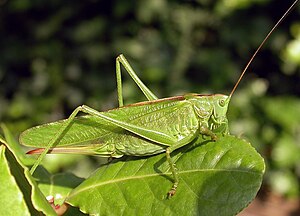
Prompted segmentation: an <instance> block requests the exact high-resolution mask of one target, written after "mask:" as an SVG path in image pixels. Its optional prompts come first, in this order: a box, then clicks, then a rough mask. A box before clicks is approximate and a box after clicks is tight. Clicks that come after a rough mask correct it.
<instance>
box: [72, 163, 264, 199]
mask: <svg viewBox="0 0 300 216" xmlns="http://www.w3.org/2000/svg"><path fill="white" fill-rule="evenodd" d="M197 172H240V173H249V174H260V172H259V171H257V172H255V171H250V170H244V169H241V170H238V169H192V170H185V171H179V172H178V174H179V177H180V174H189V173H197ZM171 174H172V173H171V172H166V173H154V174H147V175H138V176H129V177H126V178H118V179H112V180H109V181H104V182H100V183H97V184H92V185H90V186H88V187H84V188H82V189H80V190H77V191H76V193H72V194H71V196H69V197H68V198H71V197H72V196H75V195H77V194H79V193H81V192H84V191H88V190H90V189H95V187H99V186H103V185H107V184H113V183H118V182H122V181H129V180H135V179H145V178H151V177H156V176H166V175H171Z"/></svg>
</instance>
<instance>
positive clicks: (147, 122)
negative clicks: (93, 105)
mask: <svg viewBox="0 0 300 216" xmlns="http://www.w3.org/2000/svg"><path fill="white" fill-rule="evenodd" d="M102 114H105V115H107V116H109V117H111V118H114V119H117V120H119V121H124V122H128V123H131V124H134V125H136V126H140V127H143V128H148V129H151V130H157V131H159V132H162V133H165V134H167V135H170V136H172V137H175V138H177V139H178V140H182V139H186V143H188V142H190V141H191V140H192V139H193V138H194V137H195V136H196V131H197V130H198V125H199V124H198V120H197V118H196V115H195V113H194V110H193V107H192V106H191V105H190V104H189V103H188V102H187V101H185V100H181V99H179V98H171V99H162V100H157V101H154V102H152V101H151V102H145V103H137V104H134V105H130V106H125V107H121V108H117V109H113V110H109V111H107V112H102ZM64 121H65V120H62V121H57V122H53V123H49V124H44V125H41V126H37V127H33V128H31V129H28V130H26V131H25V132H23V133H22V134H21V136H20V143H21V144H23V145H26V146H31V147H39V148H43V147H46V146H47V144H48V143H49V142H50V141H51V139H52V138H53V137H54V135H55V134H56V133H57V132H58V131H59V129H60V128H61V126H62V124H63V123H64ZM56 147H65V148H69V149H71V148H84V149H85V150H89V151H90V152H91V154H97V153H100V154H103V152H117V153H118V154H119V155H121V154H126V155H152V154H155V153H159V152H162V151H164V150H165V148H166V146H162V145H159V144H156V143H154V142H151V141H149V140H147V139H146V138H142V137H139V136H138V135H135V134H133V133H131V132H128V131H125V130H124V129H122V128H120V127H117V126H115V125H113V124H112V123H109V122H107V121H103V120H101V119H100V118H98V117H95V116H90V115H86V116H82V117H76V118H75V119H74V121H73V123H72V124H71V125H70V127H69V128H68V129H67V130H66V131H65V133H64V135H63V136H62V137H61V139H60V140H59V143H58V144H57V145H56V146H55V148H56ZM103 148H105V149H103ZM101 149H102V150H101Z"/></svg>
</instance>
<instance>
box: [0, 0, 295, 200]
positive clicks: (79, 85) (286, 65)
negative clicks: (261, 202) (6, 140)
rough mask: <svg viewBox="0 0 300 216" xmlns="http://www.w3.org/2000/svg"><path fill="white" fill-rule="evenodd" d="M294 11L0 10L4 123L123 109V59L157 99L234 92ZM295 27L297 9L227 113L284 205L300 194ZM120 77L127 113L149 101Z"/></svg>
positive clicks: (195, 4)
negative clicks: (119, 64)
mask: <svg viewBox="0 0 300 216" xmlns="http://www.w3.org/2000/svg"><path fill="white" fill-rule="evenodd" d="M291 4H292V1H275V0H273V1H271V0H257V1H253V0H252V1H250V0H248V1H247V0H244V1H239V0H237V1H234V0H230V1H229V0H223V1H208V0H198V1H188V0H186V1H178V0H177V1H175V0H174V1H163V0H143V1H125V0H113V1H104V0H102V1H101V0H99V1H97V0H89V1H88V0H87V1H79V0H72V1H58V0H52V1H29V0H15V1H5V0H3V1H0V122H2V123H5V124H6V125H7V126H8V127H9V128H10V130H12V132H13V133H14V134H15V135H16V136H18V135H19V133H20V132H21V131H23V130H25V129H27V128H29V127H32V126H34V125H39V124H42V123H46V122H50V121H55V120H58V119H61V118H65V117H67V116H68V115H69V114H70V113H71V112H72V110H73V109H75V108H76V107H77V106H79V105H81V104H87V105H89V106H91V107H93V108H95V109H98V110H106V109H109V108H113V107H116V106H117V105H118V104H117V92H116V78H115V58H116V57H117V55H118V54H120V53H123V54H124V55H125V56H126V57H127V59H128V60H129V62H130V63H131V65H132V66H133V68H134V69H135V71H136V72H137V74H138V76H139V77H140V78H141V79H142V80H143V81H144V82H145V83H146V84H147V86H148V87H149V88H150V89H151V90H152V91H153V92H154V93H155V94H156V95H158V96H159V97H168V96H174V95H180V94H184V93H188V92H196V93H224V94H229V93H230V91H231V90H232V88H233V86H234V84H235V82H236V81H237V79H238V76H239V75H240V73H241V71H242V70H243V68H244V66H245V65H246V63H247V62H248V61H249V59H250V57H251V55H252V54H253V53H254V51H255V49H256V48H257V47H258V46H259V44H260V42H261V41H262V40H263V39H264V37H265V36H266V34H267V33H268V31H269V30H270V29H271V28H272V26H273V25H274V24H275V23H276V21H277V20H278V19H279V18H280V17H281V15H282V14H283V13H284V12H285V10H286V9H287V8H288V7H289V6H290V5H291ZM299 20H300V6H299V5H298V6H297V7H296V8H295V9H294V10H293V11H292V12H291V13H290V14H289V16H288V17H287V18H286V19H285V21H284V22H283V23H282V24H281V25H280V26H279V28H277V29H276V31H275V32H274V33H273V34H272V36H271V38H270V40H269V41H268V42H267V44H265V45H264V47H263V49H262V50H261V51H260V52H259V54H258V56H257V57H256V58H255V60H254V62H253V63H252V64H251V66H250V68H249V70H248V72H247V74H246V76H245V77H244V79H243V80H242V82H241V84H240V86H239V87H238V89H237V91H236V93H235V94H234V96H233V99H232V103H231V104H230V108H229V113H228V118H229V123H230V128H231V132H232V133H233V134H235V135H237V136H242V137H244V138H246V139H247V140H249V141H250V142H251V143H252V145H253V146H255V148H256V149H257V150H258V151H259V152H260V153H261V154H263V156H264V157H265V159H266V163H267V173H266V180H265V187H267V188H270V189H271V190H272V191H273V192H274V193H276V194H281V195H284V196H286V197H298V196H299V192H300V190H299V176H300V166H299V164H300V144H299V143H300V136H299V134H300V115H299V111H300V99H299V95H300V71H299V65H300V48H299V47H300V22H299ZM123 75H124V77H125V78H124V79H125V80H124V88H123V94H124V97H125V104H129V103H134V102H138V101H143V100H146V99H145V97H144V96H143V95H142V93H141V92H140V91H139V90H138V88H137V87H136V86H135V85H134V83H133V82H132V80H131V79H129V78H128V76H127V74H125V73H124V74H123ZM92 160H94V159H92ZM89 166H90V165H89ZM77 167H78V166H77ZM59 169H60V168H59Z"/></svg>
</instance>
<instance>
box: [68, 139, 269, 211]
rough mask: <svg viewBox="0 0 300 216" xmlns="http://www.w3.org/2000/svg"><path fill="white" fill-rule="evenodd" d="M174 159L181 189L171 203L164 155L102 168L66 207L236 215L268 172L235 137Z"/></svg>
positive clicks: (202, 145)
mask: <svg viewBox="0 0 300 216" xmlns="http://www.w3.org/2000/svg"><path fill="white" fill-rule="evenodd" d="M172 158H173V160H174V161H176V166H177V168H178V173H179V177H180V183H179V186H178V189H177V192H176V194H175V196H174V197H172V198H171V199H167V198H166V195H167V192H168V191H169V190H170V188H171V186H172V176H171V173H170V170H169V166H168V164H167V163H166V160H165V155H164V154H160V155H156V156H152V157H144V158H132V157H129V158H127V159H125V160H118V161H115V162H113V163H110V164H108V165H106V166H103V167H101V168H99V169H98V170H97V171H96V172H95V173H94V174H93V175H92V176H91V177H90V178H88V179H87V180H86V181H84V182H83V183H82V184H81V185H79V186H78V187H77V188H75V189H74V190H73V191H72V192H71V194H70V195H69V197H68V198H67V202H68V203H69V204H71V205H73V206H78V207H79V208H80V209H81V210H82V211H83V212H85V213H89V214H96V215H226V216H227V215H234V214H237V213H238V212H239V211H241V210H242V209H243V208H245V207H246V206H247V205H248V204H249V203H250V202H251V201H252V200H253V199H254V197H255V195H256V193H257V191H258V190H259V188H260V185H261V182H262V177H263V173H264V170H265V165H264V161H263V159H262V157H261V156H260V155H259V154H258V153H257V152H256V151H255V149H254V148H253V147H252V146H251V145H250V144H249V143H247V142H246V141H244V140H242V139H239V138H236V137H233V136H226V137H223V138H220V139H219V140H218V141H217V142H212V141H204V140H203V139H202V138H199V139H198V140H197V141H195V142H194V143H193V144H191V145H188V146H185V147H183V148H181V149H179V150H177V151H175V152H174V153H173V154H172Z"/></svg>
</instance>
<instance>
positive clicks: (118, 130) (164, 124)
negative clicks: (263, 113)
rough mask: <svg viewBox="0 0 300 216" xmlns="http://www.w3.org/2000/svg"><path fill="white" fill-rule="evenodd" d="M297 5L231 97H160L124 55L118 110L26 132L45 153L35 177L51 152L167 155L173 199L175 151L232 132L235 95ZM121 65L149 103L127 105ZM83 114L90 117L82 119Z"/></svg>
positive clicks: (28, 141) (24, 137)
mask: <svg viewBox="0 0 300 216" xmlns="http://www.w3.org/2000/svg"><path fill="white" fill-rule="evenodd" d="M297 2H298V0H296V1H295V2H294V3H293V4H292V5H291V6H290V8H289V9H288V10H287V11H286V13H284V15H283V16H282V17H281V18H280V20H279V21H278V22H277V23H276V24H275V26H274V27H273V28H272V29H271V30H270V32H269V33H268V34H267V36H266V37H265V39H264V40H263V41H262V42H261V44H260V45H259V47H258V48H257V49H256V51H255V53H254V54H253V55H252V57H251V58H250V60H249V62H248V64H247V65H246V67H245V69H244V70H243V72H242V73H241V75H240V77H239V79H238V81H237V82H236V84H235V86H234V87H233V89H232V91H231V93H230V94H229V95H228V96H227V95H223V94H211V95H203V94H185V95H183V96H174V97H169V98H163V99H158V98H157V97H156V96H155V95H154V94H153V93H152V92H151V91H150V90H149V89H148V88H147V87H146V86H145V84H144V83H143V82H142V81H141V80H140V79H139V77H138V76H137V75H136V73H135V72H134V70H133V69H132V67H131V66H130V64H129V63H128V61H127V60H126V58H125V57H124V56H123V55H122V54H121V55H119V56H118V57H117V58H116V77H117V91H118V102H119V107H118V108H115V109H111V110H108V111H105V112H99V111H97V110H95V109H93V108H90V107H88V106H86V105H82V106H79V107H77V108H76V109H75V110H74V111H73V112H72V114H71V115H70V116H69V118H68V119H66V120H61V121H57V122H53V123H48V124H44V125H40V126H36V127H33V128H31V129H28V130H26V131H24V132H23V133H22V134H21V136H20V143H21V144H23V145H26V146H31V147H38V149H35V150H32V151H30V152H28V153H29V154H40V156H39V158H38V159H37V161H36V162H35V164H34V165H33V167H32V168H31V173H33V172H34V171H35V169H36V167H37V166H38V165H39V164H40V162H41V161H42V159H43V158H44V156H45V155H46V154H47V153H77V154H89V155H100V156H103V157H115V158H118V157H122V156H123V155H131V156H151V155H154V154H159V153H163V152H165V154H166V160H167V162H168V163H169V166H170V171H171V173H172V175H173V186H172V188H171V190H170V191H169V192H168V197H171V196H173V195H174V194H175V192H176V188H177V187H178V182H179V179H178V174H177V172H176V168H175V164H174V163H173V162H172V159H171V156H170V153H171V152H172V151H174V150H176V149H178V148H180V147H182V146H185V145H187V144H189V143H191V142H192V141H193V140H194V139H196V138H197V137H198V136H199V135H205V136H208V137H210V138H211V140H212V141H215V140H216V139H217V135H216V134H218V135H219V134H223V135H226V134H229V130H228V120H227V117H226V113H227V110H228V105H229V102H230V99H231V97H232V95H233V93H234V92H235V90H236V88H237V86H238V85H239V83H240V81H241V79H242V78H243V76H244V74H245V72H246V71H247V69H248V67H249V65H250V64H251V62H252V61H253V59H254V57H255V56H256V54H257V53H258V51H259V50H260V49H261V47H262V46H263V44H264V43H265V42H266V40H267V39H268V38H269V36H270V35H271V33H272V32H273V31H274V30H275V28H276V27H277V26H278V25H279V24H280V22H281V21H282V20H283V19H284V18H285V17H286V15H287V14H288V13H289V12H290V11H291V9H292V8H293V7H294V6H295V4H296V3H297ZM121 65H122V66H123V67H124V68H125V69H126V71H127V72H128V73H129V75H130V76H131V78H132V79H133V80H134V82H135V83H136V84H137V85H138V87H139V88H140V89H141V91H142V92H143V94H144V95H145V96H146V98H147V99H148V101H145V102H139V103H135V104H130V105H125V106H124V105H123V94H122V79H121ZM79 112H83V113H85V114H87V115H85V116H81V117H77V114H78V113H79Z"/></svg>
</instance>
